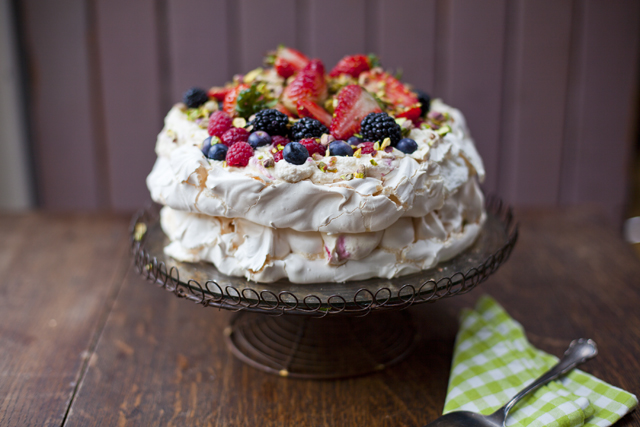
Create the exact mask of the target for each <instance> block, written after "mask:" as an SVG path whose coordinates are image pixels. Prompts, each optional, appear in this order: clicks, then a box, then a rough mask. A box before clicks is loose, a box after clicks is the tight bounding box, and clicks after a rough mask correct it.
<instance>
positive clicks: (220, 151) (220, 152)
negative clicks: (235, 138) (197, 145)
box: [207, 144, 229, 160]
mask: <svg viewBox="0 0 640 427" xmlns="http://www.w3.org/2000/svg"><path fill="white" fill-rule="evenodd" d="M228 149H229V148H228V147H227V146H226V145H224V144H215V145H213V146H212V147H211V149H210V150H209V155H208V156H207V157H209V158H210V159H211V160H224V159H225V158H226V157H227V150H228Z"/></svg>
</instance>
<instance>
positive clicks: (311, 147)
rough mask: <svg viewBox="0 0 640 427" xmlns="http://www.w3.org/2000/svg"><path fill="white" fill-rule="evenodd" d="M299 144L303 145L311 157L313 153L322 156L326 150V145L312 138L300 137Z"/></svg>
mask: <svg viewBox="0 0 640 427" xmlns="http://www.w3.org/2000/svg"><path fill="white" fill-rule="evenodd" d="M300 144H302V145H304V147H305V148H306V149H307V151H308V152H309V157H313V155H314V154H315V153H318V154H320V155H321V156H324V155H325V153H326V152H327V149H326V147H325V146H323V145H322V144H320V143H319V142H317V141H316V140H315V139H314V138H306V139H301V140H300Z"/></svg>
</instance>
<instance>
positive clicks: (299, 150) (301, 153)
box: [282, 142, 309, 165]
mask: <svg viewBox="0 0 640 427" xmlns="http://www.w3.org/2000/svg"><path fill="white" fill-rule="evenodd" d="M282 157H283V158H284V159H285V160H286V161H287V162H288V163H291V164H292V165H301V164H303V163H304V162H306V161H307V157H309V152H308V151H307V149H306V147H305V146H304V145H302V144H300V143H299V142H292V143H291V144H287V146H286V147H284V150H282Z"/></svg>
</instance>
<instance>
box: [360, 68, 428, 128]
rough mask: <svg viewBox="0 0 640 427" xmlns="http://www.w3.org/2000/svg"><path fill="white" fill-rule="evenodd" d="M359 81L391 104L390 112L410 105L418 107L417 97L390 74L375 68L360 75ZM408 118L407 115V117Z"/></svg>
mask: <svg viewBox="0 0 640 427" xmlns="http://www.w3.org/2000/svg"><path fill="white" fill-rule="evenodd" d="M358 81H359V83H360V85H361V86H363V87H364V88H365V89H367V90H368V91H369V92H371V93H375V94H376V96H378V98H380V99H381V100H382V101H383V102H385V103H387V104H391V106H392V110H393V111H392V114H393V115H394V116H396V117H397V115H398V114H400V113H402V112H405V111H407V109H408V108H410V107H418V108H419V107H420V106H419V105H418V103H419V102H420V101H418V97H417V96H416V95H415V94H414V93H413V92H411V91H410V90H409V89H408V88H407V87H406V86H405V85H403V84H402V83H400V82H399V81H398V79H396V78H395V77H393V76H392V75H391V74H389V73H387V72H384V71H382V70H381V69H380V68H375V69H373V70H371V71H366V72H364V73H362V74H361V75H360V78H359V80H358ZM407 118H409V117H407Z"/></svg>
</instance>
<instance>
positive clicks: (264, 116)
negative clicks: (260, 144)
mask: <svg viewBox="0 0 640 427" xmlns="http://www.w3.org/2000/svg"><path fill="white" fill-rule="evenodd" d="M288 124H289V118H288V117H287V115H286V114H284V113H281V112H280V111H278V110H273V109H266V110H261V111H258V112H257V113H256V115H255V116H254V118H253V120H251V121H250V122H249V123H247V125H249V126H253V128H252V130H253V131H257V130H263V131H265V132H267V133H268V134H269V135H271V136H273V135H283V136H286V135H287V134H288V133H289V128H288V127H287V125H288Z"/></svg>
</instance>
